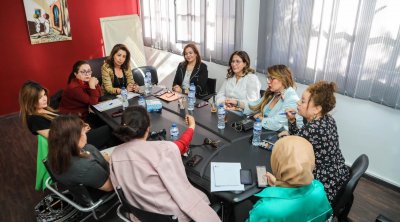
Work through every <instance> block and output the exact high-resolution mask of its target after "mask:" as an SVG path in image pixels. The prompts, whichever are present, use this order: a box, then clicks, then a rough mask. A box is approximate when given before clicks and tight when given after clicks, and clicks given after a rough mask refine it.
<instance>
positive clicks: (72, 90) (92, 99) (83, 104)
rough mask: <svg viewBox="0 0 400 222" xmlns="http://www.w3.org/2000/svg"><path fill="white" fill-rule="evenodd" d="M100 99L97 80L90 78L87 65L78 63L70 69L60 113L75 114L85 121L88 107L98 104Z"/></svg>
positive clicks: (82, 62) (90, 71) (86, 63)
mask: <svg viewBox="0 0 400 222" xmlns="http://www.w3.org/2000/svg"><path fill="white" fill-rule="evenodd" d="M100 97H101V87H100V85H99V80H98V79H97V78H96V77H93V76H92V70H91V68H90V65H89V63H88V62H86V61H78V62H76V63H75V64H74V66H73V67H72V72H71V74H70V76H69V78H68V86H67V88H66V89H65V90H64V92H63V95H62V98H61V103H60V107H59V110H60V113H65V114H68V113H73V114H77V115H78V116H80V117H81V118H82V119H84V120H86V119H87V117H88V115H89V106H90V105H95V104H97V103H99V100H100Z"/></svg>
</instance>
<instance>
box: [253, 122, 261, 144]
mask: <svg viewBox="0 0 400 222" xmlns="http://www.w3.org/2000/svg"><path fill="white" fill-rule="evenodd" d="M261 130H262V126H261V120H260V119H259V118H257V119H256V121H255V122H254V125H253V141H252V142H251V143H252V144H253V146H259V145H260V142H261Z"/></svg>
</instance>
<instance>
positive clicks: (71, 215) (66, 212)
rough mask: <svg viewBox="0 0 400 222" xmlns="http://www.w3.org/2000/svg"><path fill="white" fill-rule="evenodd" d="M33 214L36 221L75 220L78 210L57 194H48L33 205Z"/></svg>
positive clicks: (78, 213) (78, 214) (77, 217)
mask: <svg viewBox="0 0 400 222" xmlns="http://www.w3.org/2000/svg"><path fill="white" fill-rule="evenodd" d="M67 195H68V194H67ZM35 215H36V221H38V222H55V221H57V222H58V221H60V222H61V221H77V220H78V219H79V216H80V212H79V211H78V210H77V209H75V208H74V207H72V206H71V205H69V204H68V203H67V202H65V201H63V200H61V198H60V197H58V196H57V195H55V194H49V195H47V196H45V197H44V198H43V200H41V201H40V202H39V203H38V204H37V205H36V206H35Z"/></svg>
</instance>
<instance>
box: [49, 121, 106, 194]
mask: <svg viewBox="0 0 400 222" xmlns="http://www.w3.org/2000/svg"><path fill="white" fill-rule="evenodd" d="M87 130H88V126H87V124H85V123H84V122H83V121H82V120H81V119H80V118H79V117H78V116H75V115H67V116H59V117H57V118H55V119H54V120H53V122H52V123H51V127H50V133H49V154H48V157H47V158H48V163H49V166H50V169H51V171H52V173H53V175H54V177H55V179H56V180H57V181H60V182H61V183H63V184H65V185H69V186H73V185H78V184H83V185H84V186H86V187H88V188H89V189H88V190H89V191H92V192H91V194H93V195H95V194H96V195H97V194H99V192H96V191H95V190H92V189H90V188H93V189H99V190H102V191H112V190H113V186H112V184H111V181H110V178H109V175H110V172H109V165H108V162H107V160H109V157H108V155H105V156H104V157H103V155H102V154H101V153H100V152H99V151H98V150H97V149H96V147H94V146H92V145H90V144H87V138H86V132H87ZM92 198H93V197H92Z"/></svg>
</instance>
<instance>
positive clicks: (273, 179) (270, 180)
mask: <svg viewBox="0 0 400 222" xmlns="http://www.w3.org/2000/svg"><path fill="white" fill-rule="evenodd" d="M265 176H266V177H267V178H268V184H269V185H270V186H275V183H276V177H275V176H274V175H272V173H270V172H267V173H266V174H265Z"/></svg>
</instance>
